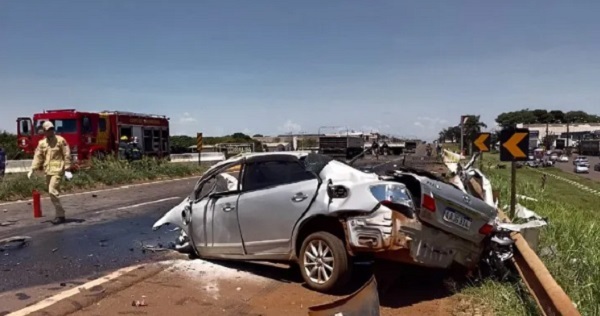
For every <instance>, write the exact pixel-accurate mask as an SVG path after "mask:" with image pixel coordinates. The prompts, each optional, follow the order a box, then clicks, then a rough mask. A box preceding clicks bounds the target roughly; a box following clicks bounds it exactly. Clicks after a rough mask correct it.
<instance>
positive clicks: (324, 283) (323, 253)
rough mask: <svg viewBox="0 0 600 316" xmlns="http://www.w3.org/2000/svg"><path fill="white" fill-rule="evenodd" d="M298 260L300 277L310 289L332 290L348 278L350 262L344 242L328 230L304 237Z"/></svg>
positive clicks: (339, 286)
mask: <svg viewBox="0 0 600 316" xmlns="http://www.w3.org/2000/svg"><path fill="white" fill-rule="evenodd" d="M298 261H299V262H298V264H299V265H300V273H301V274H302V278H303V279H304V281H305V282H306V283H307V285H308V286H309V287H310V288H311V289H314V290H317V291H320V292H333V291H335V290H338V289H341V288H342V287H343V286H344V285H346V284H347V283H348V281H349V279H350V274H351V271H350V270H351V264H350V260H349V258H348V253H347V252H346V248H345V247H344V243H343V242H342V241H341V240H340V239H339V238H338V237H336V236H334V235H332V234H330V233H328V232H316V233H313V234H311V235H309V236H308V237H307V238H306V239H304V242H303V243H302V248H301V249H300V256H299V259H298Z"/></svg>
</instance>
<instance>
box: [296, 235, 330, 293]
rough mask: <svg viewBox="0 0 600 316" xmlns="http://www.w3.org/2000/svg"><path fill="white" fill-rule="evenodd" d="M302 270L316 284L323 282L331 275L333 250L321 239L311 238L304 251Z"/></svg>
mask: <svg viewBox="0 0 600 316" xmlns="http://www.w3.org/2000/svg"><path fill="white" fill-rule="evenodd" d="M303 260H304V271H305V273H306V275H307V276H308V278H309V279H310V280H311V281H312V282H314V283H317V284H324V283H326V282H327V281H329V279H331V276H332V275H333V263H334V258H333V252H332V251H331V248H329V246H328V245H327V243H325V242H324V241H323V240H320V239H316V240H312V241H311V242H310V243H309V244H308V247H307V248H306V250H305V251H304V258H303Z"/></svg>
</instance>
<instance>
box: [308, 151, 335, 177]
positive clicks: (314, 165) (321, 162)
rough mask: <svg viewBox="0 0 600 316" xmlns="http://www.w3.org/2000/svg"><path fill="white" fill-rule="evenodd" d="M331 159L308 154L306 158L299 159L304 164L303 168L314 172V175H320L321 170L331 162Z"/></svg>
mask: <svg viewBox="0 0 600 316" xmlns="http://www.w3.org/2000/svg"><path fill="white" fill-rule="evenodd" d="M332 160H333V159H332V158H331V157H329V156H325V155H320V154H314V153H310V154H308V155H307V156H306V157H303V158H302V159H301V161H302V163H303V164H304V168H305V169H306V170H308V171H311V172H314V173H315V174H319V173H321V170H323V168H325V166H326V165H327V164H328V163H329V162H330V161H332Z"/></svg>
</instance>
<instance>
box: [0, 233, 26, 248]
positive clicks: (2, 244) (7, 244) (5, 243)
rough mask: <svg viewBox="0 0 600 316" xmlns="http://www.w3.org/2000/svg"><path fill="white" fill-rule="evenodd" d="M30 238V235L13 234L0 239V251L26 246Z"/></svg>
mask: <svg viewBox="0 0 600 316" xmlns="http://www.w3.org/2000/svg"><path fill="white" fill-rule="evenodd" d="M30 240H31V237H29V236H15V237H9V238H4V239H0V251H5V250H12V249H18V248H23V247H25V246H27V244H28V243H29V241H30Z"/></svg>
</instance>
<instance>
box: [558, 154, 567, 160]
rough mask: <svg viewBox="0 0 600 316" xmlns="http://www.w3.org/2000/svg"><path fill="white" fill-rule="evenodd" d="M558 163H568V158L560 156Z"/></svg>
mask: <svg viewBox="0 0 600 316" xmlns="http://www.w3.org/2000/svg"><path fill="white" fill-rule="evenodd" d="M558 161H560V162H569V157H567V156H566V155H562V156H560V157H558Z"/></svg>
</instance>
